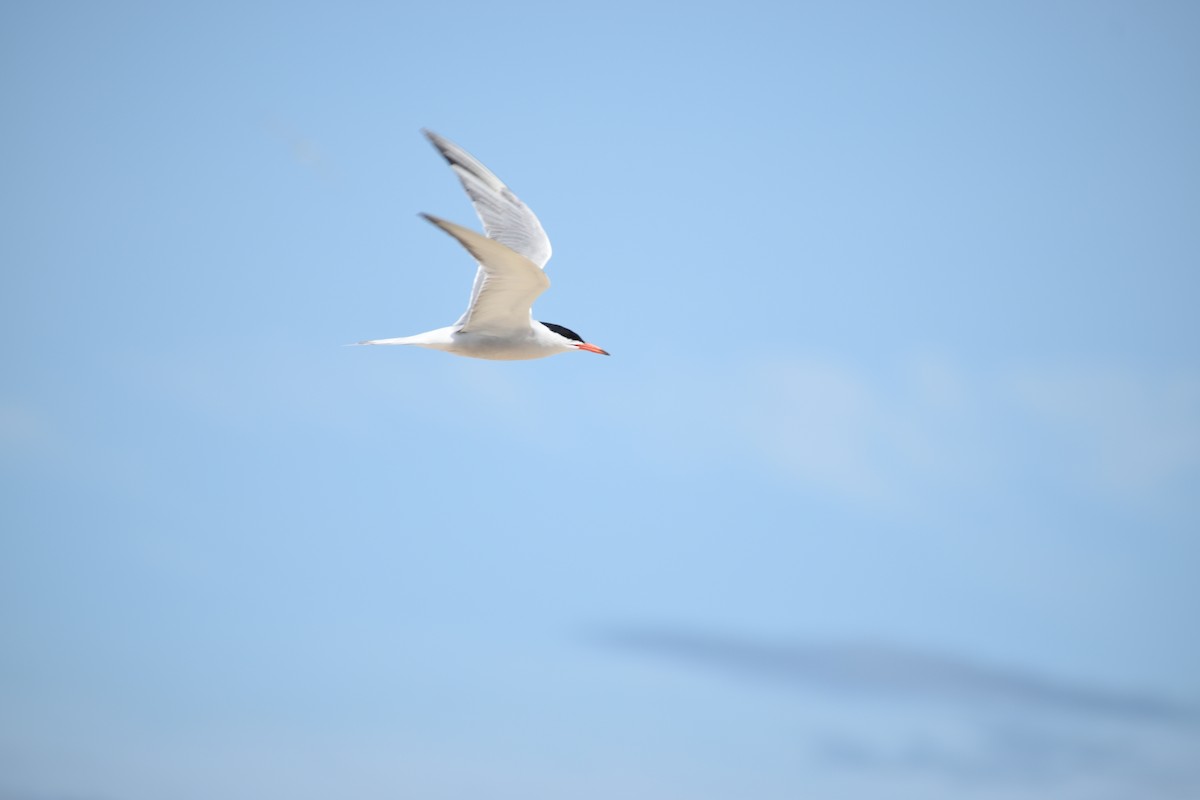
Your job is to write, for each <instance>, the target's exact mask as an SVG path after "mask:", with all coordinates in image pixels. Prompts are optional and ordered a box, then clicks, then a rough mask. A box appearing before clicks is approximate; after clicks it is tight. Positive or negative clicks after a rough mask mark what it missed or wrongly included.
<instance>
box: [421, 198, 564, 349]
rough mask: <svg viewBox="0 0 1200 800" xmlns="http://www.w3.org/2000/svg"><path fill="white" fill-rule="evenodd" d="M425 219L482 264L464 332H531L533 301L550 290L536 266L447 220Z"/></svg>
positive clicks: (468, 229)
mask: <svg viewBox="0 0 1200 800" xmlns="http://www.w3.org/2000/svg"><path fill="white" fill-rule="evenodd" d="M421 216H422V217H424V218H425V219H427V220H429V221H430V222H432V223H433V224H434V225H436V226H438V227H439V228H441V229H442V230H444V231H445V232H446V233H448V234H450V235H451V236H453V237H454V238H455V239H457V240H458V243H459V244H461V245H462V246H463V247H465V248H466V249H467V252H468V253H470V254H471V255H472V256H474V257H475V260H476V261H477V262H479V273H478V275H477V276H476V280H475V288H474V289H473V290H472V292H471V305H470V306H469V307H468V308H467V312H466V313H465V314H463V316H462V319H461V320H460V323H461V325H462V327H461V328H460V329H459V330H461V331H463V332H472V331H475V332H479V333H497V334H503V333H507V332H521V331H528V330H529V321H530V319H531V318H532V314H531V313H530V309H531V308H532V307H533V301H534V300H536V299H537V298H538V295H540V294H541V293H542V292H544V291H546V289H547V288H549V286H550V279H549V278H548V277H546V273H545V272H543V271H542V269H541V268H540V267H538V265H537V264H534V263H533V262H532V261H530V260H529V259H528V258H526V257H525V256H523V255H521V254H520V253H518V252H516V251H514V250H513V249H511V248H509V247H507V246H505V245H503V244H501V243H500V242H497V241H496V240H495V239H489V238H488V237H486V236H483V235H481V234H478V233H476V232H475V231H473V230H471V229H470V228H464V227H463V226H461V225H455V224H454V223H453V222H447V221H446V220H444V219H439V218H438V217H435V216H432V215H431V214H422V215H421Z"/></svg>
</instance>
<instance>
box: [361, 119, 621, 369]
mask: <svg viewBox="0 0 1200 800" xmlns="http://www.w3.org/2000/svg"><path fill="white" fill-rule="evenodd" d="M423 133H424V134H425V135H426V136H427V137H429V141H431V142H433V146H434V147H436V148H437V149H438V152H439V153H441V154H442V156H443V157H444V158H445V159H446V161H448V162H449V163H450V169H452V170H454V173H455V174H456V175H458V179H459V180H460V181H462V185H463V188H464V189H466V190H467V195H468V196H469V197H470V198H471V203H472V204H473V205H474V206H475V213H477V214H478V215H479V219H480V221H481V222H483V229H484V230H485V231H487V236H481V235H480V234H478V233H476V232H475V231H473V230H471V229H469V228H464V227H462V226H461V225H455V224H454V223H453V222H447V221H446V220H444V219H439V218H438V217H435V216H433V215H431V214H422V215H421V216H422V217H424V218H425V219H427V220H429V221H430V222H432V223H433V224H434V225H436V226H437V227H439V228H441V229H442V230H444V231H445V232H446V233H448V234H450V235H451V236H453V237H454V238H455V239H457V240H458V243H459V244H461V245H462V246H463V247H465V248H466V249H467V252H468V253H470V254H471V255H472V257H474V259H475V261H476V262H478V264H479V269H478V270H476V272H475V284H474V285H473V286H472V287H471V302H470V304H469V305H468V306H467V310H466V312H464V313H463V315H462V316H461V317H459V318H458V322H455V323H454V324H453V325H449V326H447V327H445V328H438V329H436V330H432V331H427V332H426V333H418V334H417V335H416V336H401V337H400V338H398V339H372V340H370V341H366V342H359V344H408V345H415V346H417V347H429V348H432V349H434V350H445V351H446V352H447V353H454V354H455V355H457V356H469V357H471V358H490V359H495V360H500V361H520V360H526V359H531V358H545V357H546V356H553V355H557V354H558V353H570V352H573V351H576V350H586V351H587V352H589V353H599V354H600V355H605V356H606V355H608V353H606V352H605V351H603V350H601V349H600V348H599V347H597V346H596V345H594V344H588V343H587V342H585V341H584V340H583V337H582V336H580V335H579V334H577V333H575V331H573V330H571V329H570V328H566V327H563V326H562V325H555V324H553V323H550V322H538V321H537V320H535V319H534V318H533V310H532V307H533V301H534V300H536V299H537V298H538V295H540V294H541V293H542V292H544V291H546V289H547V288H549V286H550V279H549V278H547V277H546V273H545V271H544V269H545V266H546V262H547V261H549V260H550V239H549V238H548V237H547V236H546V232H545V231H544V230H542V224H541V223H540V222H538V218H537V217H536V216H534V214H533V212H532V211H530V210H529V207H528V206H526V205H525V204H524V203H522V202H521V201H520V199H518V198H517V196H516V195H515V194H513V193H512V190H511V189H509V188H508V187H507V186H505V185H504V182H503V181H501V180H500V179H499V178H497V177H496V176H495V175H493V174H492V172H491V170H489V169H488V168H487V167H485V166H484V165H483V164H481V163H479V161H478V160H477V159H476V158H475V157H474V156H472V155H471V154H470V153H468V152H467V151H466V150H463V149H462V148H461V147H459V146H458V145H456V144H454V142H451V141H449V140H447V139H443V138H442V137H441V136H438V135H437V134H436V133H433V132H432V131H423Z"/></svg>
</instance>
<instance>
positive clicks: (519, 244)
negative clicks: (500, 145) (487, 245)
mask: <svg viewBox="0 0 1200 800" xmlns="http://www.w3.org/2000/svg"><path fill="white" fill-rule="evenodd" d="M423 133H424V134H425V135H426V136H427V137H428V138H429V141H431V142H433V146H434V147H436V148H437V149H438V152H439V153H441V154H442V157H443V158H445V159H446V161H447V162H449V164H450V168H451V169H452V170H454V174H456V175H458V179H459V180H460V181H462V185H463V188H464V189H466V190H467V195H468V196H469V197H470V198H471V203H472V204H473V205H474V206H475V213H477V214H478V215H479V220H480V222H482V223H483V229H484V230H485V231H487V235H488V238H490V239H495V240H496V241H497V242H499V243H500V244H502V245H504V246H505V247H507V248H509V249H510V250H514V251H516V252H517V253H519V254H520V255H522V256H524V257H525V258H527V259H529V260H530V261H532V262H533V263H534V264H535V265H537V266H538V267H540V268H543V269H544V268H545V267H546V262H547V261H549V260H550V239H549V237H548V236H546V232H545V231H544V230H542V223H540V222H538V218H537V217H535V216H534V215H533V212H532V211H530V210H529V207H528V206H526V205H525V204H524V203H522V202H521V200H520V198H518V197H517V196H516V195H515V194H513V193H512V189H509V188H508V187H507V186H505V185H504V182H503V181H502V180H500V179H499V178H497V177H496V176H495V175H493V174H492V171H491V170H489V169H488V168H487V167H485V166H484V165H483V164H480V163H479V161H478V160H477V159H476V158H475V157H474V156H472V155H471V154H470V153H468V152H467V151H466V150H463V149H462V148H461V147H459V146H458V145H456V144H455V143H454V142H451V141H449V140H447V139H443V138H442V137H441V136H438V135H437V134H436V133H434V132H433V131H423Z"/></svg>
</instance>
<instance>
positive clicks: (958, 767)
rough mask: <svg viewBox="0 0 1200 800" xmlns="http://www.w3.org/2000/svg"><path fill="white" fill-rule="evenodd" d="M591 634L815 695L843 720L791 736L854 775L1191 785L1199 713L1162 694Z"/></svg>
mask: <svg viewBox="0 0 1200 800" xmlns="http://www.w3.org/2000/svg"><path fill="white" fill-rule="evenodd" d="M599 640H600V641H601V642H603V643H604V644H605V645H607V646H610V647H614V648H618V649H621V650H625V651H628V652H631V653H640V654H644V655H647V656H652V657H659V658H665V659H670V660H672V661H675V662H678V663H679V664H680V665H683V666H695V667H699V668H702V669H712V670H714V671H716V672H719V673H721V674H724V675H727V676H729V677H731V678H734V679H736V680H743V681H755V682H766V683H769V684H772V685H778V686H781V687H785V688H796V689H800V690H803V691H805V692H807V693H809V694H810V695H818V696H820V697H821V698H823V699H824V701H826V705H828V704H830V703H831V704H832V708H834V709H841V710H842V711H844V712H846V713H833V714H832V715H830V716H829V717H827V718H824V719H822V720H820V721H818V722H817V723H816V724H817V728H815V729H811V730H809V731H807V733H799V734H798V735H800V736H802V737H804V738H806V739H807V740H808V746H809V757H810V759H811V762H812V764H813V765H814V766H816V767H821V768H825V769H829V770H833V771H835V772H845V773H846V774H848V775H854V776H857V778H858V779H860V780H871V779H874V780H876V781H878V780H888V781H889V782H891V781H895V780H899V779H901V778H904V777H905V776H918V775H922V774H924V775H934V776H937V777H938V778H939V779H940V780H941V781H943V782H945V783H946V784H947V785H948V786H951V787H954V786H957V787H959V788H960V789H961V790H963V791H965V790H968V789H970V790H975V789H986V790H988V791H991V790H997V791H1000V792H1001V793H1002V796H1005V797H1010V796H1021V797H1029V796H1038V797H1046V796H1053V797H1056V798H1059V797H1090V796H1098V795H1096V792H1100V793H1101V795H1102V796H1105V797H1122V798H1123V797H1129V798H1135V797H1162V798H1183V797H1192V796H1194V794H1193V792H1195V791H1197V790H1200V769H1198V768H1197V766H1196V764H1197V760H1196V756H1197V753H1198V752H1200V713H1198V710H1197V709H1196V708H1193V707H1191V706H1188V705H1186V704H1184V703H1181V702H1178V701H1175V700H1172V699H1170V698H1166V697H1161V696H1156V695H1153V694H1148V693H1139V692H1133V691H1126V690H1120V689H1110V688H1103V687H1098V686H1092V685H1087V684H1085V683H1082V682H1074V681H1069V680H1064V679H1060V678H1052V677H1049V676H1046V675H1043V674H1041V673H1040V672H1038V671H1037V670H1035V669H1020V668H1013V667H1009V666H1001V665H996V664H991V663H988V662H986V661H984V660H980V659H975V658H968V657H963V656H957V655H952V654H947V653H938V652H930V651H925V650H920V649H917V648H910V647H899V646H892V645H883V644H846V643H827V642H803V641H802V642H794V641H792V642H777V641H763V640H756V639H753V638H748V637H737V636H728V635H720V634H713V633H703V632H697V631H692V630H680V629H674V628H657V629H655V628H644V627H636V628H614V629H609V630H607V631H606V632H604V633H603V634H601V635H599ZM806 708H807V706H806ZM864 710H865V711H866V712H868V713H867V715H866V716H865V717H864V715H863V712H864ZM875 712H877V713H875ZM946 712H950V714H951V715H950V716H949V717H947V716H946ZM889 785H892V784H889ZM1026 791H1031V792H1036V794H1035V795H1029V794H1025V792H1026ZM1014 793H1015V794H1014ZM938 796H943V795H941V794H939V795H938ZM959 796H961V795H959ZM989 796H990V795H989Z"/></svg>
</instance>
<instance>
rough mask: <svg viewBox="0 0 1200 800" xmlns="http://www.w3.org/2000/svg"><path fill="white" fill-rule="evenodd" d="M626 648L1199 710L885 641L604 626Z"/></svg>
mask: <svg viewBox="0 0 1200 800" xmlns="http://www.w3.org/2000/svg"><path fill="white" fill-rule="evenodd" d="M603 639H604V641H605V642H607V643H609V644H611V645H614V646H618V647H621V648H624V649H628V650H633V651H639V652H644V653H648V654H657V655H661V656H669V657H672V658H674V659H678V660H680V661H684V662H690V663H694V664H697V665H701V666H709V667H718V668H721V669H723V670H724V671H726V672H727V673H729V674H731V675H733V676H735V677H740V678H746V679H759V680H773V681H777V682H783V683H789V684H793V685H796V686H802V687H807V688H812V689H817V690H822V691H824V690H831V691H834V692H839V693H843V694H846V695H854V696H867V697H872V698H876V699H881V700H887V699H901V700H909V699H919V700H925V701H933V702H939V703H945V704H951V705H956V706H970V707H978V706H984V705H992V706H997V707H1011V706H1013V705H1014V704H1016V705H1020V706H1024V707H1028V708H1031V709H1039V710H1053V711H1065V712H1072V713H1080V714H1090V715H1098V716H1105V717H1115V718H1120V719H1126V720H1146V721H1156V722H1171V723H1189V724H1190V723H1200V713H1198V710H1197V709H1193V708H1190V707H1188V706H1185V705H1182V704H1180V703H1177V702H1173V701H1170V700H1167V699H1164V698H1160V697H1155V696H1153V695H1146V694H1138V693H1134V692H1122V691H1117V690H1109V689H1102V688H1096V687H1089V686H1084V685H1078V684H1075V683H1071V682H1067V681H1062V680H1055V679H1053V678H1049V677H1045V676H1042V675H1039V674H1038V673H1037V672H1035V671H1031V670H1019V669H1010V668H1005V667H1000V666H995V665H990V664H987V663H985V662H982V661H978V660H974V659H969V658H963V657H956V656H952V655H947V654H941V653H932V652H925V651H922V650H918V649H914V648H905V647H898V646H890V645H884V644H861V643H860V644H846V643H804V642H800V643H770V642H759V641H754V640H749V639H743V638H738V637H732V636H717V635H711V634H703V633H693V632H688V631H680V630H670V629H659V630H654V629H628V630H616V631H610V632H609V633H607V634H605V635H604V637H603Z"/></svg>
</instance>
